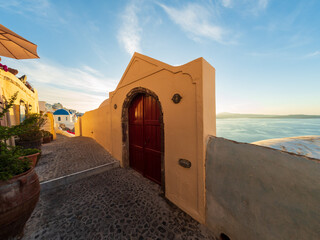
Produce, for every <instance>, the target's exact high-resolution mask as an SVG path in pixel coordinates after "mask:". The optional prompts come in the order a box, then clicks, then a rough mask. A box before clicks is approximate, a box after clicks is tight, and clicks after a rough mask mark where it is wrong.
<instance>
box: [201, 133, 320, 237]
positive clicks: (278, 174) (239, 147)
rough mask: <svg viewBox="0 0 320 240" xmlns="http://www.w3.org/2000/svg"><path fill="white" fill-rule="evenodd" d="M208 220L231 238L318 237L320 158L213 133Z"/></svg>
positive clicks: (209, 148) (208, 165) (208, 171)
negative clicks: (217, 135)
mask: <svg viewBox="0 0 320 240" xmlns="http://www.w3.org/2000/svg"><path fill="white" fill-rule="evenodd" d="M206 224H207V226H208V227H209V228H211V230H213V232H214V233H215V234H216V235H217V236H219V235H220V234H221V233H223V234H225V236H228V237H229V238H230V239H231V240H232V239H237V240H242V239H243V240H250V239H252V240H257V239H259V240H263V239H268V240H273V239H274V240H279V239H308V240H311V239H315V240H316V239H319V237H320V160H317V159H312V158H307V157H303V156H299V155H295V154H290V153H286V152H282V151H279V150H274V149H270V148H266V147H261V146H255V145H251V144H243V143H238V142H233V141H229V140H226V139H223V138H216V137H210V139H209V142H208V145H207V159H206ZM221 239H227V238H221Z"/></svg>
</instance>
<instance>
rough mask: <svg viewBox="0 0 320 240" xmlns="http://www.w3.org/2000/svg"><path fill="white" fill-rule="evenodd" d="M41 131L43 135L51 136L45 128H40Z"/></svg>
mask: <svg viewBox="0 0 320 240" xmlns="http://www.w3.org/2000/svg"><path fill="white" fill-rule="evenodd" d="M41 132H42V136H43V137H51V132H49V131H46V130H41Z"/></svg>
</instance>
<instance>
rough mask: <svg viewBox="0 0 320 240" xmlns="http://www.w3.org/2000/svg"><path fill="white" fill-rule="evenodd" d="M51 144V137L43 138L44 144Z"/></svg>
mask: <svg viewBox="0 0 320 240" xmlns="http://www.w3.org/2000/svg"><path fill="white" fill-rule="evenodd" d="M49 142H51V136H48V137H43V141H42V143H44V144H45V143H49Z"/></svg>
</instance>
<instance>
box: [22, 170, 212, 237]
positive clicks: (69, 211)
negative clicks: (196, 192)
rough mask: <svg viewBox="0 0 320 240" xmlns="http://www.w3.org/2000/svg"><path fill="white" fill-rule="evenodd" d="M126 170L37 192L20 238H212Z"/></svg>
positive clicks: (155, 188)
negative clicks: (38, 197) (37, 201)
mask: <svg viewBox="0 0 320 240" xmlns="http://www.w3.org/2000/svg"><path fill="white" fill-rule="evenodd" d="M159 192H160V187H159V186H158V185H157V184H155V183H153V182H151V181H149V180H147V179H145V178H143V177H142V176H141V175H140V174H138V173H137V172H135V171H134V170H132V169H122V168H115V169H112V170H109V171H107V172H105V173H103V174H100V175H96V176H91V177H88V178H86V179H81V180H79V181H77V182H73V183H71V184H68V185H65V186H63V187H59V188H55V189H51V190H48V191H46V192H43V193H42V194H41V196H40V201H39V203H38V205H37V207H36V209H35V211H34V212H33V214H32V216H31V218H30V219H29V221H28V223H27V225H26V228H25V235H24V237H23V239H25V240H27V239H28V240H29V239H46V240H50V239H77V240H78V239H79V240H80V239H214V238H213V237H212V236H211V235H210V232H209V231H208V230H207V229H206V228H205V227H204V226H202V225H200V224H199V223H198V222H196V221H195V220H193V219H192V218H191V217H190V216H188V215H187V214H185V213H184V212H182V211H181V210H180V209H178V208H177V207H175V206H173V205H172V204H170V203H168V202H167V201H166V200H165V199H164V198H163V197H161V196H159Z"/></svg>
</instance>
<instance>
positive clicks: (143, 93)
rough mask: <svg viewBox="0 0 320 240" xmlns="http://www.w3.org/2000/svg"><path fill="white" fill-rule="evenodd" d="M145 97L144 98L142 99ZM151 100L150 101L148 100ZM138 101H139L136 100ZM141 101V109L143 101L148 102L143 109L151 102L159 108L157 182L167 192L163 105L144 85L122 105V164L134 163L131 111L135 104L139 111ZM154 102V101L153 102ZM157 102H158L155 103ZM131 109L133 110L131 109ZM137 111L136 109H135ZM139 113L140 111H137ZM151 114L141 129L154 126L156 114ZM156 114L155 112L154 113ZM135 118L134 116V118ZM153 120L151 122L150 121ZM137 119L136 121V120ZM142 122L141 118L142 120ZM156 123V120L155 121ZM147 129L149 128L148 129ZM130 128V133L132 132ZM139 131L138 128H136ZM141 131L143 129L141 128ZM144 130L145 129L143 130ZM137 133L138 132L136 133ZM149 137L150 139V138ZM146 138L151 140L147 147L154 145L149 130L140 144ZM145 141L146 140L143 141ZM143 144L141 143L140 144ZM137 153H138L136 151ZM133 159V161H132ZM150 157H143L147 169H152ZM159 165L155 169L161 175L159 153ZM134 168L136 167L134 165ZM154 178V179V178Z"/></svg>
mask: <svg viewBox="0 0 320 240" xmlns="http://www.w3.org/2000/svg"><path fill="white" fill-rule="evenodd" d="M141 98H142V99H144V100H141ZM139 99H140V100H139ZM148 100H149V102H148ZM136 101H137V102H136ZM139 101H140V111H141V107H142V105H141V104H143V103H146V104H147V105H145V106H146V109H144V108H143V110H145V111H147V108H148V106H150V104H151V107H153V108H154V110H157V115H156V116H157V117H156V118H157V120H158V122H157V123H156V125H157V126H158V127H157V131H158V132H157V134H158V133H159V131H160V133H159V135H157V137H156V138H157V141H158V142H157V143H156V145H157V148H156V149H157V152H158V150H159V145H160V168H161V169H160V179H159V177H157V180H156V181H155V182H157V183H158V184H161V192H162V193H163V194H164V193H165V164H164V123H163V111H162V106H161V103H160V101H159V98H158V96H157V95H156V94H155V93H154V92H152V91H150V90H149V89H146V88H143V87H137V88H133V89H132V90H131V91H130V92H129V93H128V94H127V96H126V98H125V100H124V102H123V106H122V117H121V119H122V144H123V145H122V164H123V166H124V167H129V166H131V167H132V163H133V165H134V159H133V158H132V154H135V153H134V152H132V151H134V150H133V149H132V147H133V146H132V143H134V142H131V144H130V139H131V140H132V138H133V136H131V137H129V125H130V124H129V123H130V122H131V123H132V118H130V120H129V111H130V112H132V113H133V110H132V109H133V108H134V106H136V107H137V111H139V107H138V106H139V104H138V102H139ZM151 102H152V103H151ZM155 103H156V104H155ZM129 109H131V110H129ZM134 112H135V111H134ZM148 113H149V111H147V114H148ZM137 114H138V113H137ZM150 114H151V116H145V117H144V118H143V120H145V119H146V120H147V121H144V124H143V125H142V126H143V127H141V124H140V129H145V131H149V130H150V128H152V127H149V123H151V124H152V118H154V116H155V115H153V116H152V113H150ZM153 114H154V113H153ZM133 119H134V118H133ZM150 120H151V122H150ZM134 121H135V122H134ZM134 121H133V123H137V124H138V123H139V122H138V121H137V120H134ZM140 123H141V120H140ZM153 123H154V122H153ZM131 126H133V125H131ZM136 128H139V127H136ZM146 129H147V130H146ZM131 130H133V131H134V129H132V128H131ZM131 130H130V133H131V134H132V132H131ZM136 131H138V130H136ZM140 131H141V130H140ZM142 131H143V130H142ZM135 135H136V134H135ZM148 137H149V139H148ZM142 139H143V140H146V142H147V141H149V143H148V144H147V143H146V145H147V148H149V146H150V145H153V144H154V143H153V142H150V141H151V140H150V136H149V132H147V133H146V134H145V135H144V136H143V138H142V136H141V139H140V144H141V143H142V142H141V140H142ZM134 141H135V140H134ZM136 141H139V140H136ZM143 143H144V142H143ZM130 145H131V154H130ZM140 146H141V145H140ZM143 147H144V146H142V148H141V147H140V150H141V151H140V154H143V155H142V156H143V157H145V156H144V152H145V151H143ZM148 150H150V149H147V154H146V155H148ZM136 154H137V153H136ZM150 155H152V154H150ZM130 156H131V157H130ZM130 159H131V160H133V161H130ZM148 159H149V158H147V157H145V158H144V159H143V163H142V165H143V166H145V164H147V166H146V169H150V166H152V164H151V165H150V164H149V161H148ZM157 161H158V162H157V167H156V168H155V169H154V171H157V173H156V174H155V175H157V176H159V155H157ZM133 168H134V167H133ZM144 171H145V170H144V169H141V170H140V171H139V172H140V173H142V174H144ZM146 171H148V170H146ZM150 175H151V177H149V174H148V172H147V175H144V176H145V177H147V178H150V179H152V178H154V177H152V174H150ZM152 180H154V179H152Z"/></svg>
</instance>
